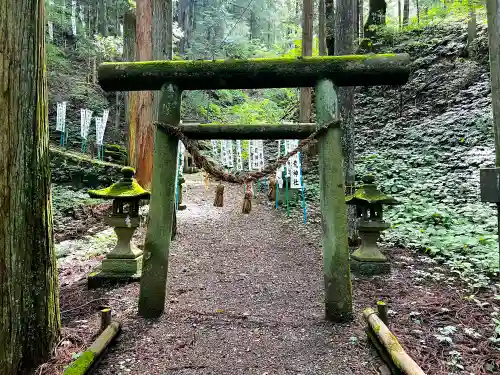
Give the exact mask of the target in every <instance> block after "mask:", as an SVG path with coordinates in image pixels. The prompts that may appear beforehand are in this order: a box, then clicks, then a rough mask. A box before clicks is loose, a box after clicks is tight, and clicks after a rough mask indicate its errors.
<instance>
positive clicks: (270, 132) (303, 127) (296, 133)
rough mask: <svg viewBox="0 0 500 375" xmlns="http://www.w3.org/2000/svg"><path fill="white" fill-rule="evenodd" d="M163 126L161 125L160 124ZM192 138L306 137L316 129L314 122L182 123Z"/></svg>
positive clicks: (186, 133)
mask: <svg viewBox="0 0 500 375" xmlns="http://www.w3.org/2000/svg"><path fill="white" fill-rule="evenodd" d="M160 126H161V125H160ZM178 128H179V129H180V130H181V131H182V133H184V135H185V136H186V137H188V138H190V139H304V138H307V137H309V136H310V135H311V134H312V133H314V131H315V130H316V124H314V123H312V124H311V123H302V124H301V123H297V124H264V125H260V124H259V125H254V124H238V125H215V124H195V123H191V124H180V125H179V126H178Z"/></svg>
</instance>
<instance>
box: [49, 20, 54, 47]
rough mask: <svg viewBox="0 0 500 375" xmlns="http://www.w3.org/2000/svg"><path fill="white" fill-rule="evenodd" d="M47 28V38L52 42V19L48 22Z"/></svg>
mask: <svg viewBox="0 0 500 375" xmlns="http://www.w3.org/2000/svg"><path fill="white" fill-rule="evenodd" d="M48 29H49V40H50V41H51V42H52V41H53V40H54V24H53V23H52V21H49V22H48Z"/></svg>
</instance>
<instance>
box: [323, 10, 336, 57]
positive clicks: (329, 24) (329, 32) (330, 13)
mask: <svg viewBox="0 0 500 375" xmlns="http://www.w3.org/2000/svg"><path fill="white" fill-rule="evenodd" d="M325 15H326V27H325V28H326V48H327V50H328V55H329V56H333V55H334V54H335V1H334V0H325Z"/></svg>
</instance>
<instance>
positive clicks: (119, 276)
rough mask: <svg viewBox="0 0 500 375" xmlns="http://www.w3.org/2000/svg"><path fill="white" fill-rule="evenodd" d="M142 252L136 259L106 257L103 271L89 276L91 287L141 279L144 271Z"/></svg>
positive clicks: (88, 281)
mask: <svg viewBox="0 0 500 375" xmlns="http://www.w3.org/2000/svg"><path fill="white" fill-rule="evenodd" d="M142 258H143V256H142V254H141V255H139V256H138V257H137V258H135V259H116V258H112V259H104V260H103V261H102V267H101V271H99V272H92V273H91V274H90V275H89V276H88V278H87V285H88V287H89V289H93V288H99V287H101V286H104V285H112V284H117V283H130V282H135V281H139V280H140V279H141V272H142Z"/></svg>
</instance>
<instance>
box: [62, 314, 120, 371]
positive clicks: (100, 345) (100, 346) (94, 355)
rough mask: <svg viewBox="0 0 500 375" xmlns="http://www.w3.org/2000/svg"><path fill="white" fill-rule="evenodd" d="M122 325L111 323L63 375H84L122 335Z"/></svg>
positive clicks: (115, 322)
mask: <svg viewBox="0 0 500 375" xmlns="http://www.w3.org/2000/svg"><path fill="white" fill-rule="evenodd" d="M120 330H121V323H120V322H118V321H113V322H111V323H110V324H109V325H108V326H107V327H106V329H105V330H104V331H103V332H102V333H101V334H100V335H99V336H98V337H97V339H96V340H95V341H94V342H93V343H92V345H90V347H89V348H88V349H87V350H86V351H84V352H83V353H82V354H81V355H80V356H79V357H78V358H77V359H76V360H75V361H74V362H73V363H72V364H71V365H70V366H69V367H68V368H67V369H66V370H65V371H64V373H63V375H84V374H87V373H88V372H89V370H90V368H91V367H92V366H94V364H95V363H96V362H97V360H98V359H99V358H100V357H101V355H102V354H103V353H104V350H105V349H106V348H107V347H108V345H109V344H111V342H112V341H113V340H114V339H115V337H116V336H117V335H118V333H120Z"/></svg>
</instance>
